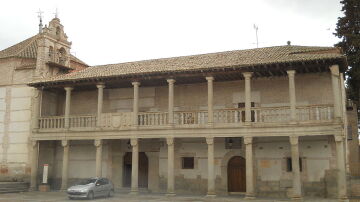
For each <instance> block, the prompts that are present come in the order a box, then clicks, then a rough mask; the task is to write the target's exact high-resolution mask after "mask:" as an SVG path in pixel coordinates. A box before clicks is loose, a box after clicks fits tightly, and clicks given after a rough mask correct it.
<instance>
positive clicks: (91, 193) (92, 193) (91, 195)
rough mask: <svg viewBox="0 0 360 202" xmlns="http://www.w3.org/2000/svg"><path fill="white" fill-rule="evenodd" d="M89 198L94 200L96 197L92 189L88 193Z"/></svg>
mask: <svg viewBox="0 0 360 202" xmlns="http://www.w3.org/2000/svg"><path fill="white" fill-rule="evenodd" d="M87 198H88V199H89V200H93V199H94V192H92V191H90V192H89V193H88V195H87Z"/></svg>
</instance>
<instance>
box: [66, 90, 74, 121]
mask: <svg viewBox="0 0 360 202" xmlns="http://www.w3.org/2000/svg"><path fill="white" fill-rule="evenodd" d="M73 89H74V88H73V87H65V91H66V97H65V128H69V127H70V122H69V121H70V120H69V117H70V104H71V91H72V90H73Z"/></svg>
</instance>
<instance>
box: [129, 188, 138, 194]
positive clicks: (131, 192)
mask: <svg viewBox="0 0 360 202" xmlns="http://www.w3.org/2000/svg"><path fill="white" fill-rule="evenodd" d="M138 194H139V190H138V189H131V190H130V193H129V195H138Z"/></svg>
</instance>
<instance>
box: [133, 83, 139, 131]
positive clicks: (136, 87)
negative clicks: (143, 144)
mask: <svg viewBox="0 0 360 202" xmlns="http://www.w3.org/2000/svg"><path fill="white" fill-rule="evenodd" d="M131 84H132V85H133V86H134V102H133V128H137V127H138V114H139V86H140V82H137V81H135V82H132V83H131Z"/></svg>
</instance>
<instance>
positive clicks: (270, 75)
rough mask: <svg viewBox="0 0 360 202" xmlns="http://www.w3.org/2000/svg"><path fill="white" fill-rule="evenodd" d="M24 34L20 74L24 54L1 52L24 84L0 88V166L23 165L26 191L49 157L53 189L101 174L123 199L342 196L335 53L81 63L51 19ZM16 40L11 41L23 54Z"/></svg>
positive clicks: (339, 66)
mask: <svg viewBox="0 0 360 202" xmlns="http://www.w3.org/2000/svg"><path fill="white" fill-rule="evenodd" d="M35 39H36V46H35V45H34V50H37V51H33V52H37V54H35V55H34V57H35V60H34V59H33V58H32V61H33V62H35V63H34V65H32V66H31V68H24V69H25V70H24V71H26V72H24V73H21V74H20V73H19V75H18V74H17V73H14V72H17V66H21V64H22V62H23V61H24V62H27V61H28V60H27V58H25V59H24V58H21V57H20V56H18V55H19V53H18V52H17V51H8V49H11V48H12V47H10V48H8V49H5V50H3V51H1V52H0V54H2V52H16V54H15V53H13V54H15V55H13V56H11V57H10V58H9V59H7V60H8V61H5V62H3V63H1V64H0V68H3V67H8V68H9V72H12V73H11V74H10V73H9V74H10V75H12V76H11V77H10V76H5V74H4V75H1V81H0V82H5V81H7V79H10V78H14V77H15V76H18V77H21V78H22V79H23V80H22V83H21V84H16V83H14V80H16V81H19V80H18V79H12V80H11V81H8V82H7V83H5V84H3V85H4V86H3V87H2V92H3V93H2V94H1V96H2V99H3V100H2V103H4V104H2V105H1V109H2V110H3V111H4V112H3V113H4V115H3V116H2V117H3V118H2V120H3V128H4V129H3V131H4V132H3V133H2V138H1V141H2V142H1V143H2V145H3V147H2V148H1V149H2V150H1V151H2V154H3V155H2V157H3V161H2V166H3V167H4V168H5V167H6V169H7V173H8V175H9V176H17V173H16V172H17V170H21V169H22V170H21V171H22V174H23V176H24V178H26V177H29V174H30V172H31V174H30V176H31V177H30V178H31V179H30V182H31V185H30V186H31V188H32V189H36V187H37V185H38V184H39V182H40V180H41V176H42V172H43V171H42V166H43V165H44V164H48V165H49V183H50V185H51V186H52V188H53V189H66V188H67V187H68V186H69V185H70V184H73V183H74V182H75V181H77V180H79V179H81V178H87V177H93V176H103V177H108V178H109V179H111V180H112V181H113V183H114V185H115V187H116V188H117V189H119V190H120V189H121V190H123V191H126V190H128V191H129V192H130V193H134V194H136V193H138V192H143V191H144V192H145V191H146V192H154V193H166V194H168V195H174V194H178V193H179V194H180V193H198V194H204V195H205V194H206V195H208V196H213V195H227V194H243V195H245V196H246V197H248V198H253V197H257V196H273V197H290V198H294V199H299V198H302V197H303V196H319V197H338V198H342V199H343V198H346V197H347V196H348V192H347V174H349V172H350V165H349V156H350V154H349V153H348V151H349V150H348V148H349V147H348V146H347V145H348V144H347V139H345V137H347V132H348V130H345V129H346V128H347V127H346V126H347V125H348V118H347V117H348V116H347V115H346V113H347V112H346V97H345V88H344V82H343V79H344V75H343V73H344V71H345V70H346V68H347V62H346V58H345V57H344V56H343V55H342V53H341V51H340V50H339V49H337V48H332V47H308V46H292V45H287V46H277V47H268V48H257V49H250V50H236V51H228V52H220V53H211V54H203V55H193V56H184V57H174V58H165V59H155V60H146V61H138V62H129V63H120V64H110V65H101V66H93V67H89V68H86V67H87V66H86V64H84V63H83V62H81V61H80V60H78V59H75V57H72V56H71V55H70V54H69V49H70V45H71V43H69V42H67V40H66V35H65V34H64V32H63V27H62V26H61V25H60V23H59V19H56V18H55V19H54V20H52V21H51V22H50V24H49V28H44V29H43V31H42V33H41V34H38V35H36V37H35V38H33V39H32V38H30V39H28V40H35ZM41 39H42V40H41ZM26 41H27V40H26ZM26 41H24V42H26ZM24 42H21V43H19V44H17V45H15V46H21V47H22V50H27V47H29V45H22V43H24ZM35 47H37V49H36V48H35ZM51 47H52V48H51ZM19 49H20V48H19ZM60 50H63V52H60ZM55 52H56V56H54V54H55ZM20 55H21V54H20ZM64 55H65V56H66V57H65V59H61V60H60V59H59V60H56V59H55V61H52V57H57V56H59V57H60V56H61V58H63V57H64ZM50 56H52V57H50ZM12 61H13V63H14V65H8V64H12V63H10V62H12ZM15 61H16V62H15ZM0 62H1V60H0ZM72 63H76V64H77V65H76V68H75V70H79V69H83V70H80V71H72V69H71V67H72ZM15 64H16V65H17V66H16V65H15ZM26 64H28V63H26ZM69 66H70V68H69ZM10 70H11V71H10ZM19 72H20V71H19ZM20 75H22V76H20ZM26 83H27V84H28V87H26V86H25V84H26ZM6 85H8V86H6ZM18 86H19V87H18ZM13 88H16V90H14V89H13ZM17 88H20V89H21V90H18V89H17ZM31 92H33V93H32V94H31ZM24 95H26V96H27V97H26V101H23V100H18V99H21V98H22V97H23V96H24ZM18 97H19V98H18ZM19 103H28V104H27V105H26V108H21V107H22V106H24V104H19ZM13 107H18V108H20V109H18V108H13ZM13 109H14V110H13ZM13 111H14V112H13ZM24 114H26V116H24ZM355 114H356V113H355ZM30 117H31V118H30ZM30 120H31V121H30ZM351 120H352V121H353V119H351ZM17 122H21V123H17ZM13 130H14V131H13ZM17 130H21V131H17ZM354 130H356V127H355V128H354V129H353V131H354ZM354 138H355V137H354ZM4 145H5V146H4ZM20 154H21V155H20ZM11 155H13V156H14V157H15V156H17V155H19V156H21V158H20V157H19V159H18V160H17V161H16V163H12V161H9V160H10V159H13V157H12V156H11ZM133 165H135V166H133ZM12 166H13V167H14V168H13V167H12ZM352 166H358V164H356V165H352ZM351 169H352V170H355V171H356V169H358V167H357V168H356V167H352V168H351ZM4 175H5V174H4ZM2 176H3V174H2Z"/></svg>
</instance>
